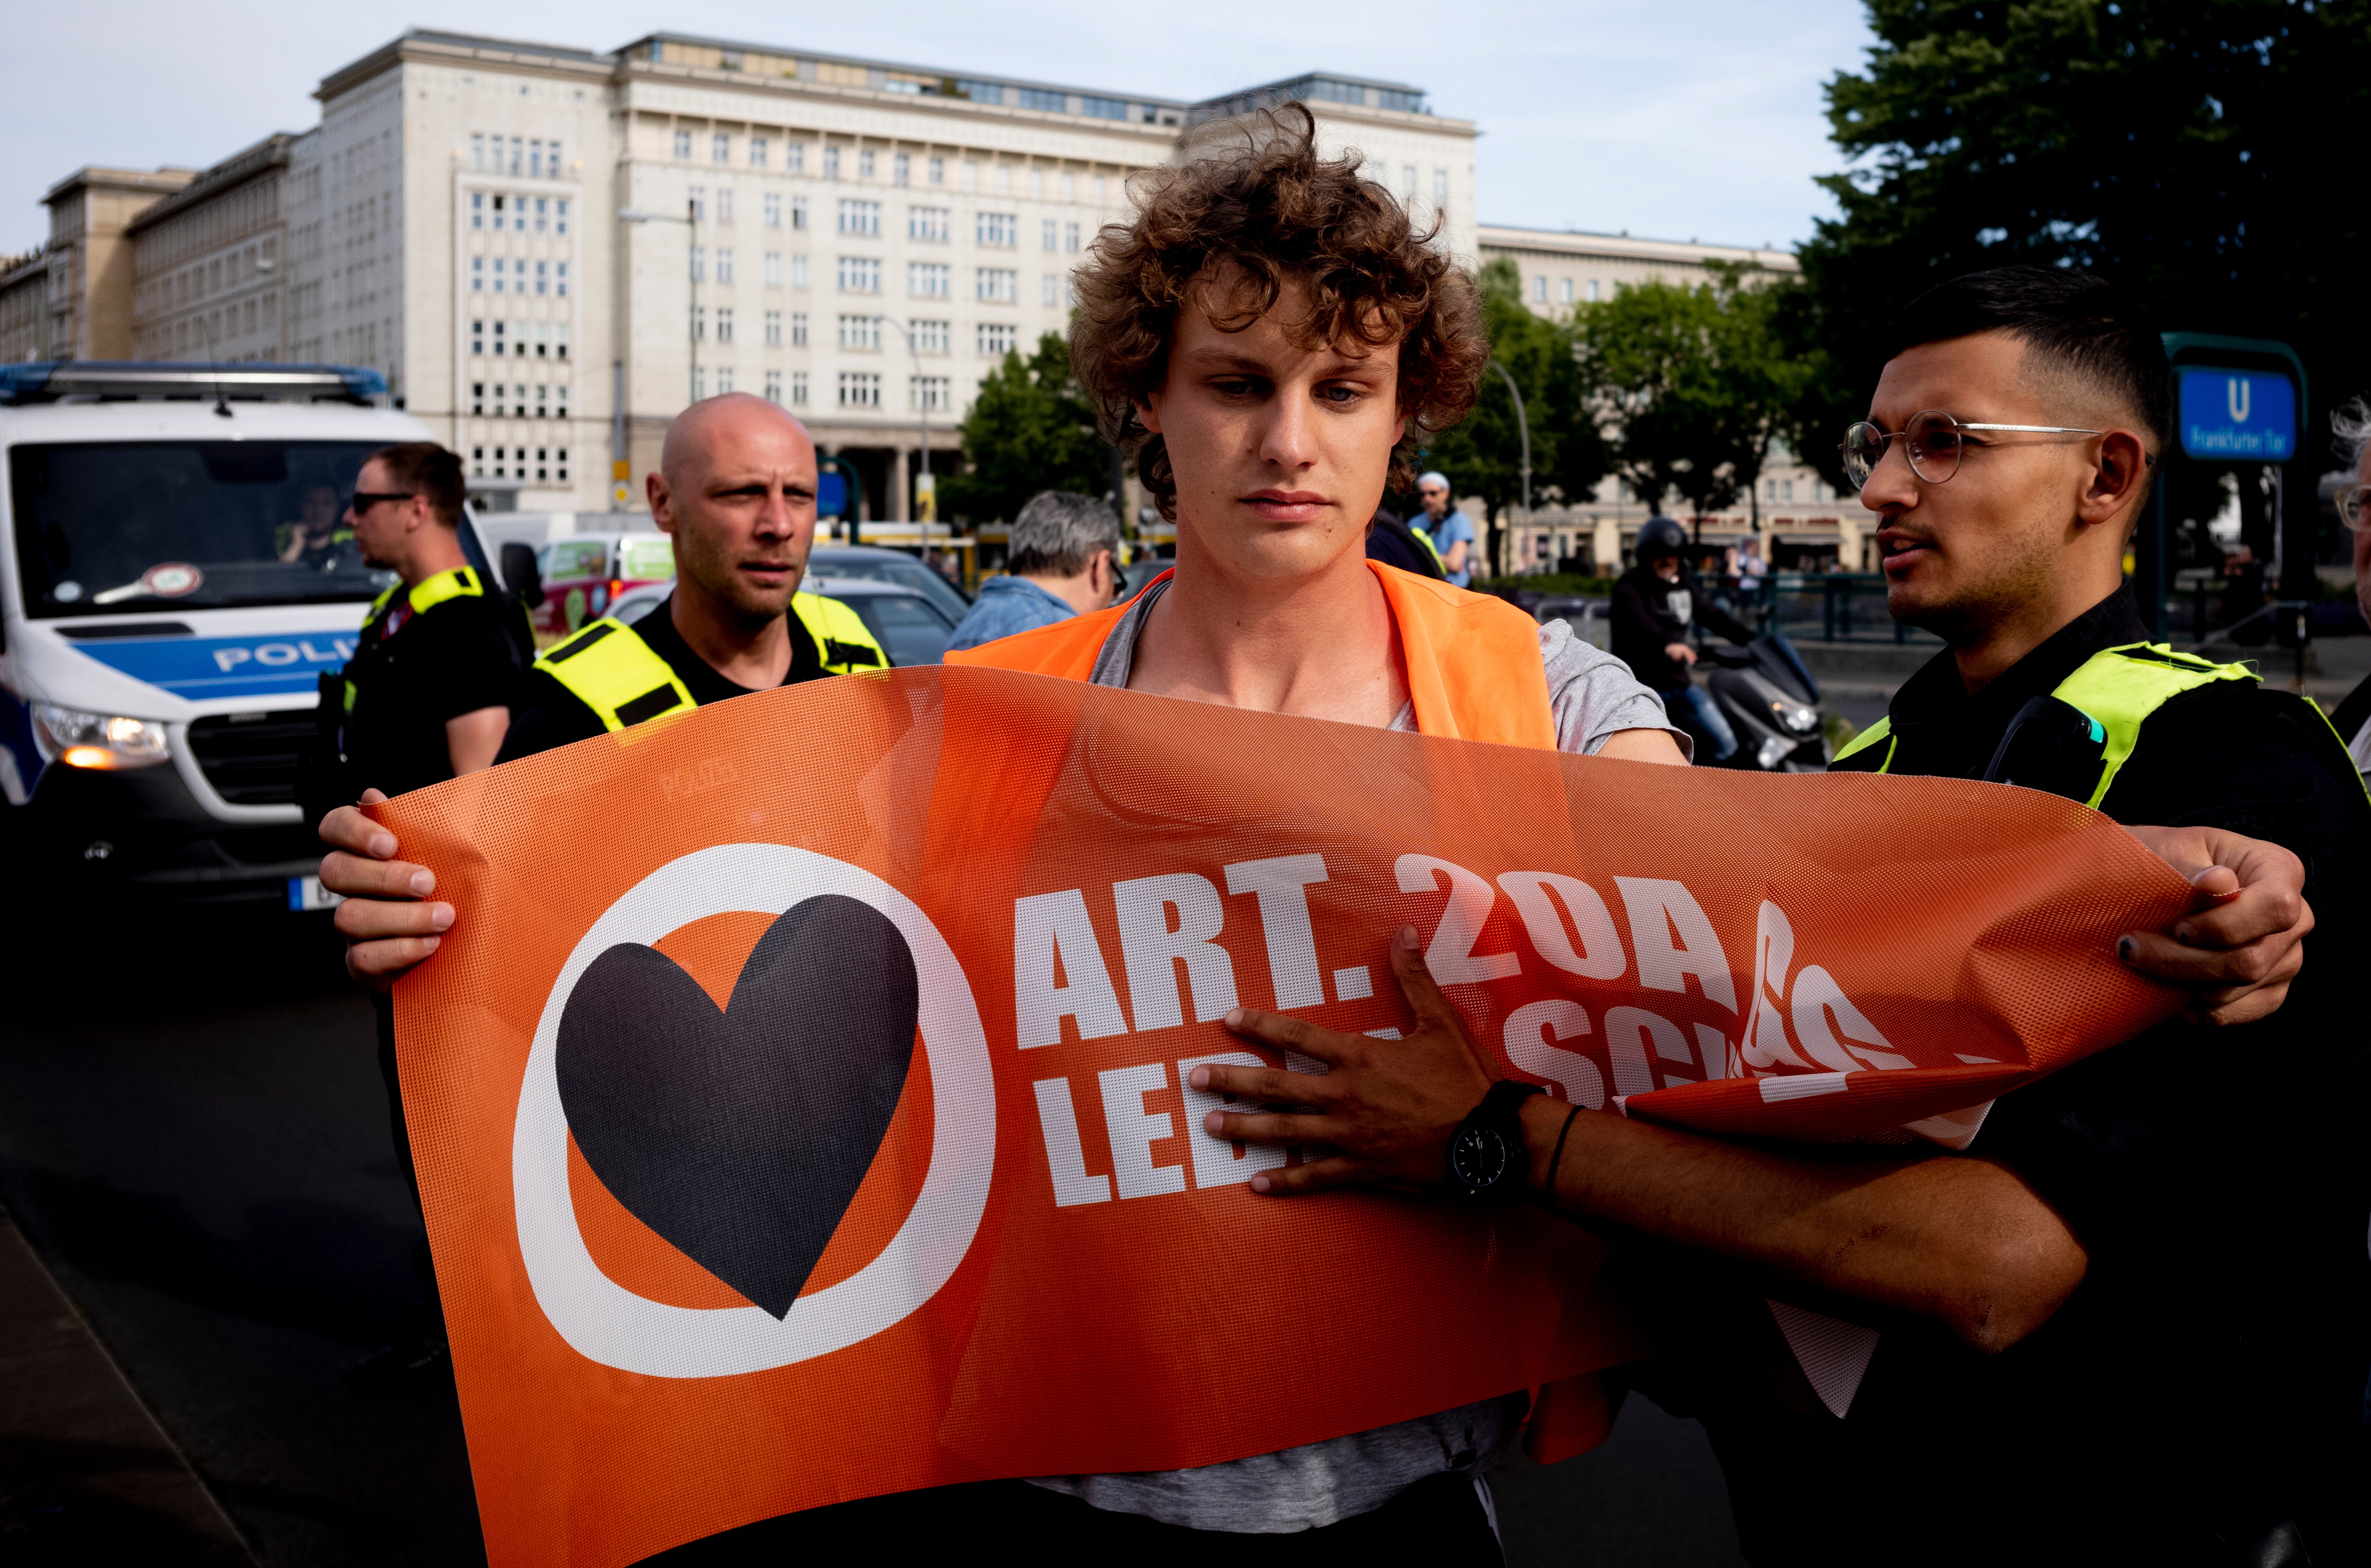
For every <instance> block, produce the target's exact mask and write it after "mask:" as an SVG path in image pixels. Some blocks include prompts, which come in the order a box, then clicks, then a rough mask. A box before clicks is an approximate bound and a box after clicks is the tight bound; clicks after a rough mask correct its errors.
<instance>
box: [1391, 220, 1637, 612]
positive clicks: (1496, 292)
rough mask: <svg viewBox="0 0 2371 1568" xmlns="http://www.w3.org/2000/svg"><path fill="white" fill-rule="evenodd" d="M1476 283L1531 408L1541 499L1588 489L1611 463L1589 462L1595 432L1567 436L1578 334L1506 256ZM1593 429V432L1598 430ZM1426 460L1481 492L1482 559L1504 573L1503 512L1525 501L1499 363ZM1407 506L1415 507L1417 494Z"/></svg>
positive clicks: (1456, 482) (1461, 485) (1535, 479)
mask: <svg viewBox="0 0 2371 1568" xmlns="http://www.w3.org/2000/svg"><path fill="white" fill-rule="evenodd" d="M1475 283H1476V285H1478V286H1479V288H1480V291H1481V295H1482V315H1483V321H1484V324H1485V325H1486V328H1487V329H1488V331H1489V334H1490V356H1491V358H1492V359H1494V360H1495V361H1497V362H1498V364H1500V365H1503V366H1506V367H1507V371H1508V374H1509V375H1510V376H1512V377H1514V380H1515V385H1516V387H1517V388H1518V389H1521V392H1522V395H1523V412H1524V415H1525V418H1526V419H1527V420H1528V421H1529V424H1530V429H1531V441H1532V498H1533V501H1534V502H1535V503H1536V502H1537V501H1538V500H1539V499H1540V498H1541V495H1542V493H1543V492H1544V490H1546V489H1548V488H1550V487H1551V486H1557V485H1561V486H1563V487H1564V492H1565V494H1567V495H1576V494H1587V493H1588V492H1589V491H1590V489H1593V488H1594V487H1595V485H1596V483H1597V482H1598V480H1599V479H1601V478H1602V477H1603V475H1604V470H1603V468H1602V466H1600V467H1598V468H1597V469H1595V470H1593V471H1592V470H1590V468H1589V463H1590V455H1591V453H1592V452H1594V451H1598V450H1599V448H1597V447H1593V446H1592V445H1591V444H1590V441H1589V440H1587V439H1583V440H1582V441H1580V442H1579V443H1577V444H1576V443H1573V442H1571V441H1570V440H1569V439H1568V436H1569V427H1570V418H1569V415H1570V412H1571V411H1572V410H1573V409H1575V408H1577V407H1579V402H1580V398H1579V390H1580V389H1579V367H1578V366H1576V365H1575V364H1574V362H1573V357H1572V339H1571V336H1570V335H1569V334H1568V333H1567V332H1566V331H1565V330H1564V329H1563V328H1562V327H1561V326H1559V325H1557V324H1556V322H1554V321H1550V320H1546V319H1543V318H1541V317H1538V316H1534V315H1533V314H1532V312H1531V310H1530V309H1529V308H1526V307H1525V306H1524V304H1523V280H1522V274H1521V273H1520V272H1519V271H1518V270H1517V268H1516V266H1515V263H1514V262H1513V261H1510V260H1509V259H1508V258H1506V257H1503V256H1502V257H1499V258H1498V259H1497V260H1495V261H1490V262H1488V263H1486V265H1484V267H1483V268H1482V271H1481V273H1479V274H1478V275H1477V276H1476V278H1475ZM1594 434H1595V433H1594V430H1593V429H1592V430H1591V431H1590V436H1594ZM1418 466H1419V467H1421V468H1428V469H1439V470H1441V472H1443V473H1445V474H1447V475H1448V476H1449V479H1450V482H1451V487H1452V490H1453V491H1454V492H1455V493H1456V494H1460V495H1479V496H1481V497H1482V498H1483V500H1484V501H1485V502H1486V504H1487V506H1488V509H1489V515H1488V521H1487V525H1486V527H1487V536H1486V539H1485V540H1484V541H1483V544H1484V558H1485V560H1486V562H1487V563H1489V571H1488V573H1487V574H1486V575H1497V574H1498V572H1500V571H1503V570H1504V568H1505V563H1506V550H1505V545H1506V533H1505V528H1504V526H1503V519H1504V517H1505V514H1506V512H1507V509H1508V508H1509V507H1510V506H1516V505H1521V503H1522V498H1523V481H1522V437H1521V430H1520V429H1519V428H1518V426H1517V424H1516V419H1515V401H1514V399H1513V398H1511V397H1509V396H1508V393H1507V382H1506V379H1505V377H1501V376H1500V375H1499V374H1498V371H1496V370H1488V371H1485V372H1484V373H1483V377H1482V395H1481V397H1480V398H1479V399H1478V400H1477V401H1475V405H1474V412H1472V413H1470V414H1468V415H1466V417H1465V419H1464V422H1463V423H1462V424H1457V425H1455V426H1453V427H1452V428H1451V429H1449V430H1445V431H1442V432H1440V434H1438V435H1436V436H1433V437H1432V438H1431V439H1430V440H1429V441H1428V443H1427V444H1426V445H1425V447H1423V449H1422V450H1421V451H1420V452H1419V453H1418ZM1407 504H1408V505H1411V506H1412V505H1414V503H1413V501H1410V502H1408V503H1407Z"/></svg>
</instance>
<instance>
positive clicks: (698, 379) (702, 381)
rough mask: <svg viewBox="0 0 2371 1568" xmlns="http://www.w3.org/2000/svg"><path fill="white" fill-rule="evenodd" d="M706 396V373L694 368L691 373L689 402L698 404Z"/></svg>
mask: <svg viewBox="0 0 2371 1568" xmlns="http://www.w3.org/2000/svg"><path fill="white" fill-rule="evenodd" d="M706 396H708V372H707V371H706V370H703V369H700V368H697V367H695V368H694V369H693V370H692V373H691V401H693V402H698V401H700V399H702V398H704V397H706Z"/></svg>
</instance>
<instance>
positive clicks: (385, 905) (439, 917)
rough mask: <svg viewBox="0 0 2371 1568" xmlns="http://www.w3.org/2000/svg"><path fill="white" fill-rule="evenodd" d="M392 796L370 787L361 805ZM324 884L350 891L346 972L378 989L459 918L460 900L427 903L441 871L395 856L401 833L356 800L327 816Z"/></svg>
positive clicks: (341, 927)
mask: <svg viewBox="0 0 2371 1568" xmlns="http://www.w3.org/2000/svg"><path fill="white" fill-rule="evenodd" d="M386 798H387V796H384V795H382V794H380V793H379V792H378V791H377V790H375V789H373V790H364V792H363V798H362V804H363V805H364V806H376V805H377V804H378V803H379V802H381V801H383V800H385V799H386ZM321 842H323V843H325V844H328V845H329V846H330V853H329V854H326V855H324V856H322V857H321V886H322V887H324V888H326V889H329V890H330V892H333V893H340V894H342V895H344V898H345V902H343V903H341V904H340V905H339V906H338V912H337V915H336V920H337V925H338V933H339V935H342V936H343V937H345V939H346V972H347V973H348V974H350V975H352V976H353V978H354V979H355V980H356V981H359V982H361V983H362V984H364V985H365V986H368V987H369V988H370V989H371V990H373V991H387V990H390V989H392V988H393V987H394V985H395V982H396V981H398V980H399V979H401V978H402V976H403V975H404V974H405V972H406V971H408V970H411V967H412V966H413V965H415V964H417V963H419V962H420V961H421V960H422V959H423V958H427V957H428V955H429V954H431V953H433V952H434V951H436V947H437V943H438V941H439V940H440V937H439V935H438V934H439V933H441V932H443V931H445V930H446V929H448V928H449V927H450V926H451V925H452V923H453V906H452V905H451V904H446V903H433V904H430V903H422V902H420V901H419V900H422V899H424V898H426V897H427V896H428V895H429V894H431V893H433V892H434V891H435V890H436V874H435V873H434V872H433V871H431V870H429V869H428V868H427V867H425V866H422V865H409V864H407V863H406V862H403V861H400V860H398V859H396V858H395V852H396V847H397V846H396V842H395V835H394V834H393V833H390V832H388V831H387V830H386V829H385V828H382V827H380V826H379V825H378V824H377V823H376V822H374V821H372V820H371V819H369V818H367V817H365V816H364V815H363V814H362V812H361V811H360V810H358V809H357V808H355V807H352V806H341V807H338V808H337V809H336V810H334V811H332V812H330V814H329V815H328V816H327V817H324V818H323V819H321Z"/></svg>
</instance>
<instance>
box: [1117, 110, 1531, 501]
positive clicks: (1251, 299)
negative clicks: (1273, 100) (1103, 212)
mask: <svg viewBox="0 0 2371 1568" xmlns="http://www.w3.org/2000/svg"><path fill="white" fill-rule="evenodd" d="M1195 144H1197V145H1192V146H1191V147H1190V149H1189V152H1188V156H1187V157H1186V158H1185V160H1183V161H1181V162H1180V163H1177V164H1174V165H1172V166H1170V167H1167V168H1158V169H1148V170H1145V171H1143V172H1140V173H1139V174H1137V175H1135V176H1134V177H1133V178H1131V179H1130V180H1129V182H1128V189H1129V195H1130V197H1131V198H1132V199H1133V201H1134V202H1135V203H1136V208H1137V215H1136V220H1135V221H1134V222H1133V223H1128V224H1108V225H1106V226H1105V227H1104V229H1103V232H1102V233H1101V234H1099V235H1097V236H1096V237H1095V242H1094V245H1093V248H1092V257H1093V259H1092V260H1091V261H1089V262H1088V263H1087V264H1086V265H1085V266H1084V267H1082V268H1081V269H1080V270H1079V273H1078V274H1077V285H1078V293H1079V309H1078V314H1077V316H1076V317H1075V318H1074V319H1073V320H1072V321H1071V324H1070V368H1071V371H1072V373H1073V374H1075V375H1076V376H1077V377H1078V378H1079V385H1080V386H1081V388H1082V389H1084V390H1085V392H1086V394H1087V397H1088V399H1089V400H1090V401H1092V402H1093V404H1094V406H1095V412H1096V417H1097V419H1098V420H1099V421H1100V422H1101V424H1102V425H1103V432H1104V436H1105V439H1107V440H1110V441H1113V442H1116V443H1117V444H1118V445H1120V446H1121V447H1126V448H1129V449H1132V450H1134V452H1135V453H1136V467H1137V473H1138V476H1139V477H1140V478H1141V479H1142V480H1143V481H1144V485H1145V488H1146V489H1147V490H1149V491H1151V493H1152V495H1153V497H1154V499H1155V500H1156V501H1157V502H1158V503H1159V505H1160V507H1161V515H1162V517H1167V518H1170V519H1171V520H1173V521H1174V520H1175V518H1176V516H1177V477H1176V475H1175V473H1174V472H1173V471H1172V470H1171V468H1170V465H1169V453H1168V449H1167V447H1166V445H1165V443H1163V442H1162V439H1161V437H1160V436H1155V435H1153V434H1151V432H1150V431H1148V430H1146V429H1145V427H1144V424H1143V422H1142V421H1140V420H1139V419H1138V418H1137V414H1136V410H1137V406H1138V405H1139V404H1140V403H1142V402H1144V401H1146V400H1147V398H1148V397H1149V395H1150V394H1151V393H1152V392H1153V391H1155V390H1157V389H1159V388H1160V387H1161V384H1162V381H1163V380H1165V379H1166V378H1167V377H1168V373H1169V349H1170V344H1171V343H1173V342H1174V339H1175V335H1176V322H1177V310H1178V307H1179V306H1180V305H1181V304H1183V303H1184V302H1185V299H1186V297H1187V296H1189V295H1192V294H1194V293H1196V291H1197V289H1198V288H1202V287H1204V286H1206V285H1211V284H1213V282H1214V280H1215V279H1216V278H1217V277H1218V275H1220V273H1225V274H1227V276H1228V278H1229V287H1228V289H1227V292H1226V296H1225V297H1224V298H1223V299H1215V298H1212V297H1211V296H1209V295H1208V294H1205V295H1204V296H1203V301H1204V303H1203V308H1206V309H1209V312H1210V322H1211V325H1213V326H1215V327H1217V328H1218V329H1219V330H1220V331H1227V332H1239V331H1243V330H1244V329H1245V328H1248V327H1250V326H1251V325H1252V324H1253V323H1254V322H1255V321H1257V320H1258V319H1260V318H1261V317H1263V316H1265V315H1266V314H1267V313H1268V312H1269V311H1270V310H1272V309H1274V308H1276V304H1277V301H1278V298H1280V297H1281V296H1282V295H1283V293H1284V291H1285V289H1286V288H1287V287H1288V286H1289V285H1291V284H1293V283H1299V284H1301V285H1304V286H1305V287H1306V288H1307V290H1308V293H1309V300H1310V308H1309V312H1308V314H1307V315H1306V316H1305V317H1304V318H1302V319H1301V320H1299V321H1297V322H1294V323H1292V324H1290V326H1289V327H1288V328H1287V332H1288V335H1289V336H1290V338H1291V339H1292V341H1293V342H1294V343H1299V344H1301V346H1303V347H1307V348H1313V347H1316V346H1319V345H1321V344H1325V343H1339V342H1341V341H1342V340H1344V339H1345V338H1349V337H1356V338H1359V339H1361V340H1363V341H1364V342H1366V343H1371V344H1372V345H1373V346H1375V347H1377V348H1382V347H1384V346H1386V345H1389V344H1391V343H1398V344H1399V407H1400V412H1401V413H1403V414H1404V415H1405V416H1406V417H1407V420H1408V432H1407V435H1406V436H1405V438H1404V439H1403V440H1402V441H1401V442H1400V444H1399V446H1398V447H1395V448H1394V449H1393V452H1392V466H1391V474H1390V483H1391V485H1392V487H1393V488H1395V489H1400V490H1405V489H1409V488H1411V487H1412V486H1413V484H1414V482H1415V477H1416V473H1415V465H1414V462H1413V460H1412V459H1413V458H1414V455H1415V452H1416V449H1417V447H1419V446H1420V445H1421V444H1422V442H1423V440H1424V439H1425V438H1426V437H1427V436H1430V435H1432V434H1434V433H1436V432H1439V431H1441V430H1445V429H1447V428H1449V427H1450V426H1451V425H1453V424H1456V423H1457V422H1458V421H1460V420H1462V419H1463V418H1464V417H1465V415H1466V413H1467V412H1468V411H1469V410H1471V409H1472V408H1473V406H1474V400H1475V396H1476V395H1477V393H1478V391H1479V389H1480V386H1481V380H1482V373H1483V371H1484V369H1485V368H1486V366H1488V363H1489V358H1490V343H1489V337H1488V334H1487V333H1486V331H1485V330H1484V328H1483V325H1482V310H1481V306H1480V303H1479V301H1478V299H1477V298H1476V296H1475V289H1474V283H1473V280H1472V279H1471V278H1469V277H1468V276H1467V275H1466V274H1465V273H1464V272H1463V270H1462V269H1460V268H1459V267H1458V266H1457V264H1456V263H1455V262H1453V261H1451V260H1450V259H1449V257H1447V256H1446V255H1444V254H1442V253H1441V251H1440V250H1438V249H1437V248H1436V247H1435V246H1434V244H1433V241H1434V240H1435V238H1438V236H1439V234H1440V220H1439V218H1438V217H1436V218H1435V219H1434V221H1433V224H1432V226H1431V227H1430V228H1428V229H1425V230H1422V231H1418V230H1417V227H1416V226H1415V225H1414V224H1413V223H1411V222H1410V221H1409V219H1408V215H1407V212H1406V210H1405V208H1403V207H1402V206H1401V205H1400V203H1398V202H1397V201H1395V200H1394V198H1393V196H1392V194H1391V192H1389V191H1387V190H1385V189H1384V188H1383V187H1382V185H1380V184H1377V183H1376V182H1375V181H1373V180H1367V179H1363V178H1361V177H1360V175H1359V164H1360V161H1361V160H1360V158H1359V154H1358V153H1356V152H1355V151H1354V152H1351V153H1348V154H1347V155H1346V156H1344V157H1339V158H1326V157H1320V156H1319V155H1318V151H1317V122H1316V120H1315V117H1314V116H1313V115H1312V114H1311V113H1310V112H1309V110H1307V109H1305V108H1303V107H1302V106H1301V105H1300V104H1297V103H1296V104H1290V105H1286V106H1285V107H1284V108H1282V109H1280V110H1275V109H1272V110H1261V111H1260V112H1259V113H1257V114H1255V115H1250V116H1246V117H1244V118H1243V119H1240V120H1235V121H1229V122H1220V123H1219V124H1217V125H1215V126H1213V127H1209V128H1206V130H1205V131H1204V133H1202V134H1199V135H1198V136H1197V137H1196V138H1195Z"/></svg>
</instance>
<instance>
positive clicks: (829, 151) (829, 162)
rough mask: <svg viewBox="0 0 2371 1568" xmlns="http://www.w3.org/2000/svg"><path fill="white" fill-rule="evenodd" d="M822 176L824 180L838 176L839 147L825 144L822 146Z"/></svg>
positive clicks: (834, 178) (837, 177) (835, 178)
mask: <svg viewBox="0 0 2371 1568" xmlns="http://www.w3.org/2000/svg"><path fill="white" fill-rule="evenodd" d="M823 177H824V178H825V179H826V180H837V179H839V148H838V147H829V146H827V147H826V148H824V150H823Z"/></svg>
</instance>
